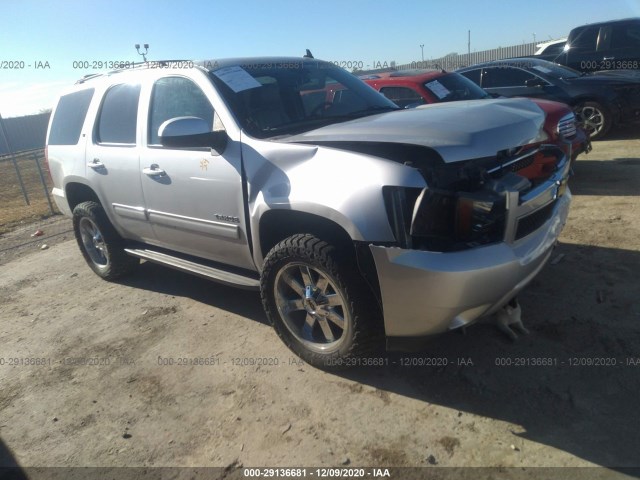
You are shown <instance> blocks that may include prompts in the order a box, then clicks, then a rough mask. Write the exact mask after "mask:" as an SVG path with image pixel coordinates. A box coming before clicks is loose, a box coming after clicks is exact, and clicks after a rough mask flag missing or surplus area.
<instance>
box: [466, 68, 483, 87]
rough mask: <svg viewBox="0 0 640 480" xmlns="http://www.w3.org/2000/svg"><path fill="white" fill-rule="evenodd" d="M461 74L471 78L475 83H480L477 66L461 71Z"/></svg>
mask: <svg viewBox="0 0 640 480" xmlns="http://www.w3.org/2000/svg"><path fill="white" fill-rule="evenodd" d="M461 74H462V75H464V76H465V77H467V78H468V79H469V80H471V81H472V82H473V83H475V84H476V85H480V69H479V68H477V69H475V70H468V71H466V72H461ZM483 87H484V85H483Z"/></svg>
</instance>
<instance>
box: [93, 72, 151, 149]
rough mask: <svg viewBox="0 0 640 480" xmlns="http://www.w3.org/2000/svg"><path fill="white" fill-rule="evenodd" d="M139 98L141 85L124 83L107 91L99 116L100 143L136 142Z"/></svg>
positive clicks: (98, 136) (98, 137)
mask: <svg viewBox="0 0 640 480" xmlns="http://www.w3.org/2000/svg"><path fill="white" fill-rule="evenodd" d="M139 99H140V85H131V84H127V83H124V84H121V85H116V86H114V87H111V88H110V89H109V90H108V91H107V93H106V94H105V96H104V100H103V101H102V108H101V109H100V115H99V117H98V126H97V131H96V137H97V140H98V142H99V143H119V144H135V143H136V124H137V119H138V100H139Z"/></svg>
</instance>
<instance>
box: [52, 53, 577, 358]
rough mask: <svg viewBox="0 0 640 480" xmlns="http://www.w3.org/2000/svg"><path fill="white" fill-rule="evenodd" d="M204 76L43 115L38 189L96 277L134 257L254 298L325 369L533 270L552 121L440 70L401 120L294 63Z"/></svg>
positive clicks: (107, 90)
mask: <svg viewBox="0 0 640 480" xmlns="http://www.w3.org/2000/svg"><path fill="white" fill-rule="evenodd" d="M206 65H208V66H207V67H205V66H199V65H194V66H192V67H188V68H185V67H184V66H181V67H180V68H178V67H172V64H171V63H170V62H167V63H166V68H162V69H145V68H133V69H127V70H123V71H115V72H111V73H110V74H108V75H95V76H92V77H90V78H84V79H81V80H79V81H78V82H77V84H76V85H75V86H74V87H73V88H71V89H70V90H69V91H67V92H66V93H65V94H64V95H62V96H61V97H60V99H59V101H58V103H57V105H56V107H55V109H54V111H53V112H52V116H51V123H50V126H49V131H48V134H47V156H48V162H49V169H50V172H51V175H52V178H53V183H54V188H53V195H54V198H55V200H56V203H57V205H58V207H59V208H60V210H61V211H62V212H64V213H65V214H67V215H69V216H71V217H72V218H73V226H74V232H75V235H76V239H77V241H78V245H79V248H80V250H81V252H82V254H83V256H84V257H85V259H86V261H87V263H88V265H89V266H90V267H91V268H92V269H93V271H94V272H95V273H96V274H97V275H99V276H100V277H102V278H103V279H105V280H115V279H117V278H120V277H122V276H124V275H127V274H130V273H132V272H133V271H134V270H135V269H136V267H137V265H138V264H139V261H140V259H143V260H146V261H151V262H157V263H160V264H163V265H166V266H169V267H172V268H175V269H179V270H183V271H187V272H190V273H193V274H196V275H200V276H204V277H206V278H210V279H212V280H215V281H219V282H223V283H226V284H230V285H235V286H238V287H242V288H249V289H256V290H260V292H261V296H262V301H263V305H264V309H265V312H266V314H267V316H268V318H269V320H270V321H271V323H272V324H273V326H274V328H275V330H276V332H277V333H278V335H279V336H280V338H281V339H282V340H283V342H284V343H285V344H286V345H287V346H288V347H289V348H290V349H291V350H293V351H294V352H295V353H297V354H298V355H299V356H300V357H302V358H303V359H304V360H306V361H307V362H309V363H311V364H312V365H315V366H318V367H320V368H327V369H331V368H339V367H342V366H345V365H357V364H358V363H357V359H359V358H363V357H366V356H367V355H371V354H373V353H375V352H376V349H377V348H378V346H379V345H380V344H381V342H383V340H385V339H386V343H387V347H388V348H390V349H398V348H407V347H408V346H410V345H413V344H414V343H415V341H416V340H417V339H421V338H424V337H428V336H431V335H434V334H437V333H441V332H446V331H449V330H452V329H456V328H460V327H464V326H467V325H470V324H472V323H474V322H475V321H476V320H477V319H478V318H481V317H483V316H488V315H492V314H493V313H495V312H500V311H503V310H504V311H506V309H507V306H509V308H511V307H512V306H513V305H514V304H515V297H516V295H517V294H518V292H520V291H521V290H522V289H523V288H525V286H526V285H527V284H528V283H529V282H530V281H531V280H532V279H533V278H534V277H535V276H536V274H537V273H538V272H539V271H540V269H542V267H543V266H544V265H545V263H546V261H547V260H548V259H549V257H550V255H551V252H552V249H553V246H554V244H555V243H556V241H557V238H558V236H559V234H560V232H561V230H562V227H563V225H564V223H565V221H566V218H567V214H568V209H569V204H570V201H571V194H570V191H569V189H568V186H567V181H568V176H569V172H570V165H571V161H570V160H571V159H570V156H569V152H571V150H570V147H571V145H572V141H571V139H570V137H571V136H572V135H573V134H574V132H573V131H572V128H575V121H574V118H573V116H572V114H571V112H568V114H565V115H564V116H562V117H561V118H559V119H558V118H555V117H553V118H552V113H551V112H553V111H554V110H553V108H551V107H549V110H548V112H549V113H545V112H546V111H547V110H545V109H544V108H545V107H544V106H545V103H544V102H538V103H534V102H532V101H530V100H528V99H517V98H513V99H510V98H484V97H486V95H484V92H482V91H481V90H479V89H478V88H476V87H475V86H474V85H473V84H472V83H471V82H469V81H468V80H466V79H465V78H464V77H462V76H460V75H457V74H456V75H454V76H451V77H448V76H447V77H446V78H445V76H441V77H439V78H436V79H431V80H429V81H428V82H426V84H425V85H424V86H425V88H426V90H425V91H424V92H423V93H424V95H425V97H428V98H431V99H433V100H435V99H439V100H441V101H440V102H435V103H432V104H430V105H424V106H421V107H419V108H410V109H403V108H399V107H398V106H397V105H395V104H394V103H393V102H391V101H390V100H388V99H387V98H385V97H384V96H383V95H381V94H380V93H378V92H376V91H375V90H374V89H373V88H371V87H370V86H368V85H366V84H365V83H363V82H362V81H361V80H359V79H358V78H356V77H354V76H353V75H351V74H349V73H347V72H346V71H344V70H343V69H341V68H338V67H336V66H334V65H332V64H331V63H328V62H322V61H319V60H315V59H313V58H303V59H300V58H250V59H244V60H237V59H236V60H218V61H209V62H206ZM476 96H478V97H481V98H479V99H475V98H476ZM447 98H449V99H451V100H453V99H454V98H457V99H459V101H456V102H452V101H451V102H449V101H442V100H445V99H447ZM425 101H426V99H425ZM541 107H542V108H541ZM564 112H565V113H566V111H564ZM551 130H553V132H556V133H555V134H553V135H552V134H551V132H550V131H551ZM565 137H566V138H565Z"/></svg>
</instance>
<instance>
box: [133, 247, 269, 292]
mask: <svg viewBox="0 0 640 480" xmlns="http://www.w3.org/2000/svg"><path fill="white" fill-rule="evenodd" d="M124 251H125V252H127V253H128V254H129V255H131V256H133V257H138V258H141V259H143V260H147V261H149V262H153V263H159V264H161V265H166V266H167V267H170V268H175V269H176V270H180V271H182V272H187V273H191V274H193V275H198V276H199V277H203V278H206V279H208V280H213V281H215V282H219V283H224V284H225V285H231V286H234V287H240V288H246V289H249V290H259V289H260V280H258V279H257V278H251V277H247V276H245V275H240V274H237V273H232V272H228V271H226V270H220V269H217V268H213V267H209V266H207V265H202V264H200V263H196V262H192V261H191V260H185V259H183V258H179V257H174V256H173V255H167V254H166V253H161V252H156V251H154V250H147V249H143V248H125V250H124Z"/></svg>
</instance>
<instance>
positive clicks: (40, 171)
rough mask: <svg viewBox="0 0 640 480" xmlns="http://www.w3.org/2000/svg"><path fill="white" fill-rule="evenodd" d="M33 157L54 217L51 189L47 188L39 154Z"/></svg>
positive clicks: (34, 154)
mask: <svg viewBox="0 0 640 480" xmlns="http://www.w3.org/2000/svg"><path fill="white" fill-rule="evenodd" d="M31 156H32V158H33V159H34V160H35V162H36V167H38V173H39V174H40V182H42V188H43V189H44V195H45V197H47V203H48V204H49V211H50V212H51V215H53V214H55V213H56V212H55V211H54V210H53V204H52V203H51V197H50V196H49V189H48V188H47V182H46V181H45V179H44V175H43V174H42V168H41V167H40V162H39V160H38V154H37V153H33V154H32V155H31Z"/></svg>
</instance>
